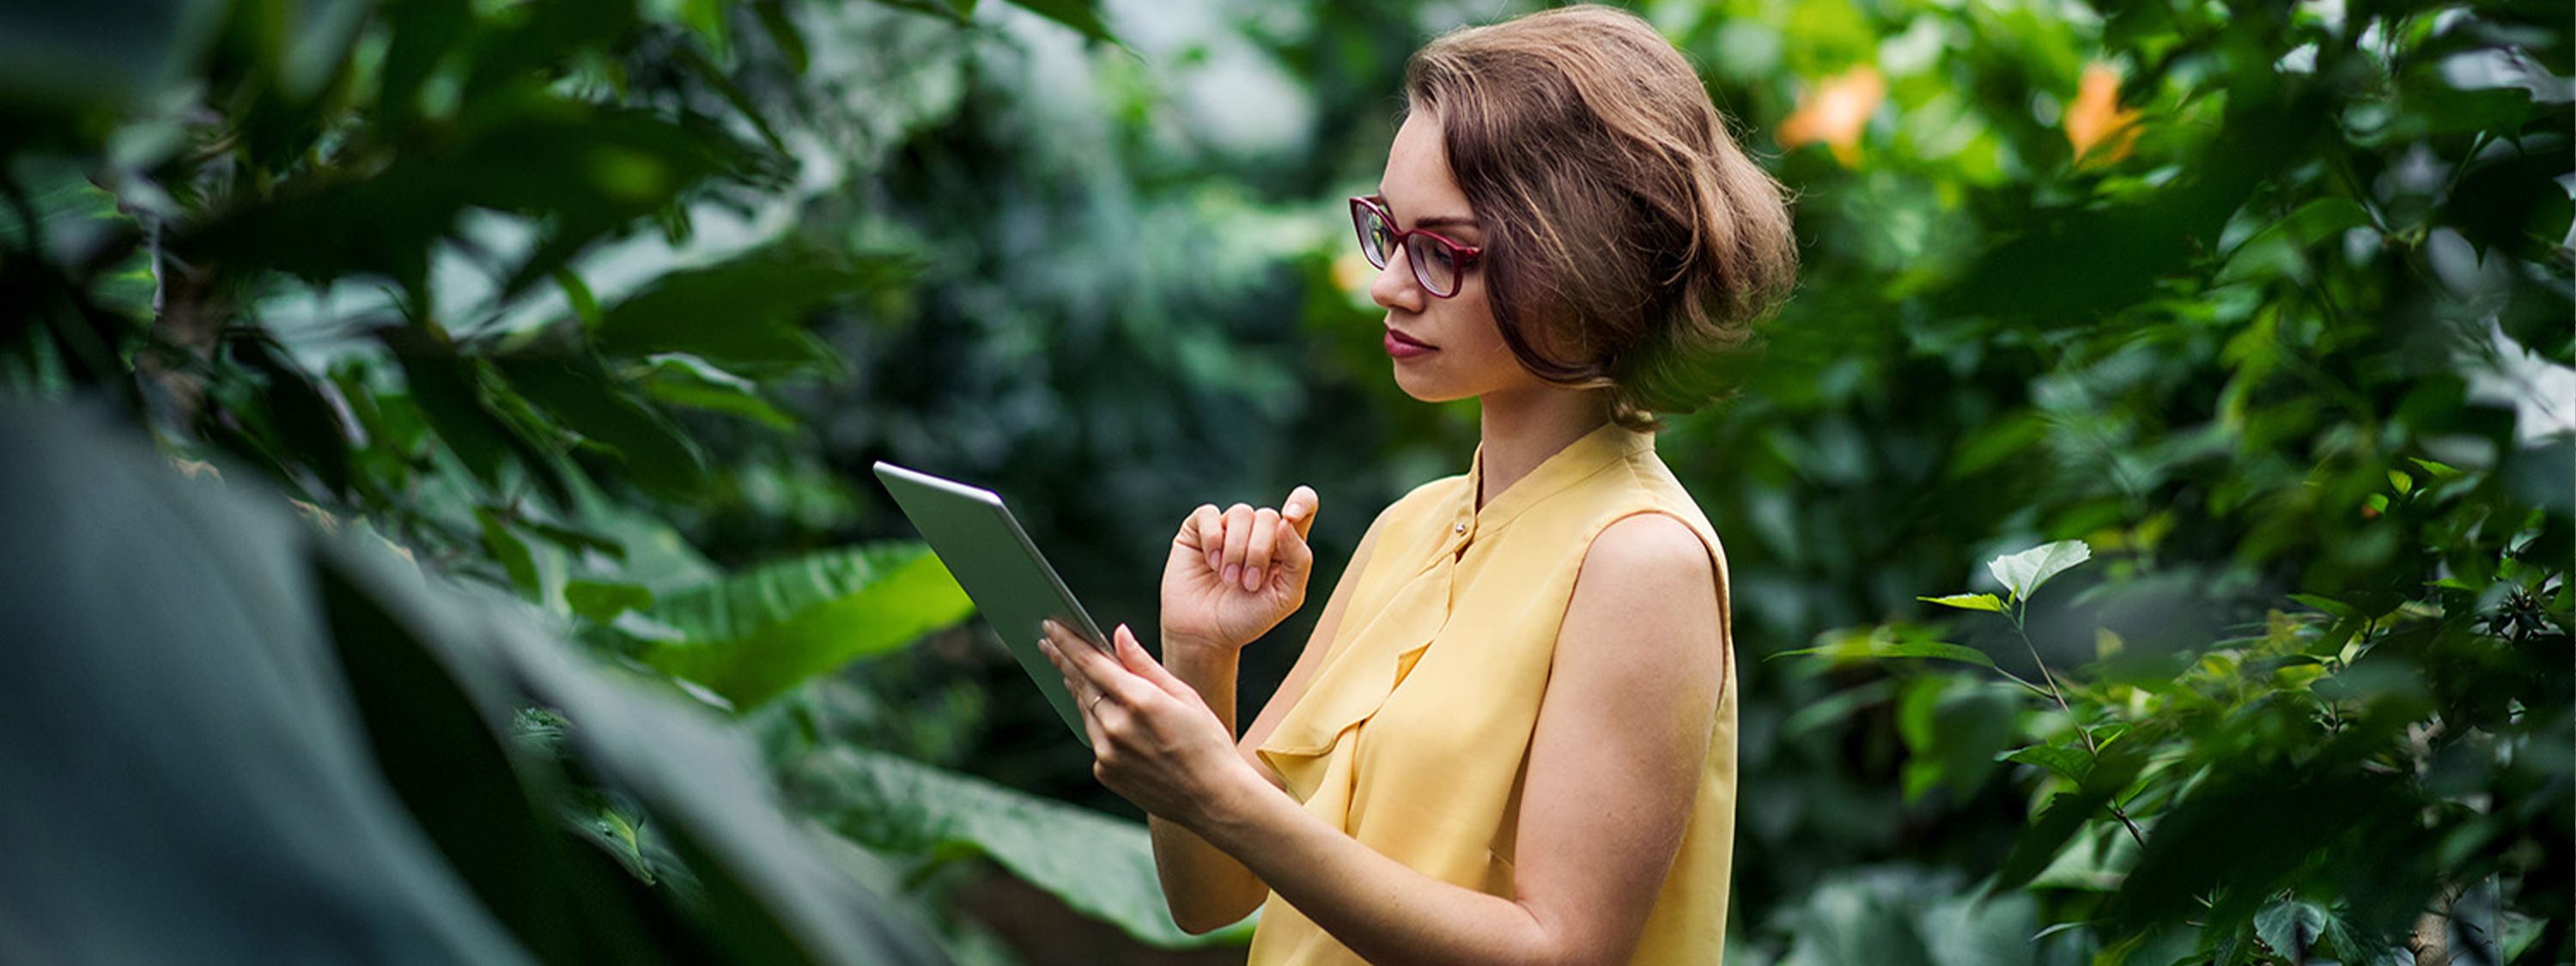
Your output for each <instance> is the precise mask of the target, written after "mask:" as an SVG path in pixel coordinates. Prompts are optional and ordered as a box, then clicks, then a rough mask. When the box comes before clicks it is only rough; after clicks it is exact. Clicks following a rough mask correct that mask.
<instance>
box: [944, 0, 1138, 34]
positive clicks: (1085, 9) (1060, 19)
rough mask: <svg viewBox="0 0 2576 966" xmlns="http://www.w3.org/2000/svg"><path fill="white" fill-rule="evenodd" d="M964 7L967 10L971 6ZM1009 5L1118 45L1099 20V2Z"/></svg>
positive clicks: (1017, 0) (1033, 0)
mask: <svg viewBox="0 0 2576 966" xmlns="http://www.w3.org/2000/svg"><path fill="white" fill-rule="evenodd" d="M964 5H965V6H967V7H968V8H969V9H971V8H972V6H973V5H972V4H971V3H968V4H964ZM1011 5H1012V6H1014V7H1018V8H1020V9H1022V10H1026V11H1029V12H1031V13H1034V14H1037V15H1038V16H1041V17H1045V18H1047V19H1049V20H1053V21H1055V22H1057V23H1060V24H1063V25H1065V26H1067V27H1071V28H1073V29H1074V30H1075V31H1076V32H1078V33H1080V34H1082V35H1083V36H1085V37H1089V38H1091V39H1093V40H1100V41H1107V42H1109V43H1113V44H1115V43H1119V40H1118V37H1117V35H1115V34H1112V33H1110V32H1109V25H1108V24H1107V23H1104V22H1102V21H1101V19H1100V3H1099V0H1011Z"/></svg>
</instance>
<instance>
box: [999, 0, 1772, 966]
mask: <svg viewBox="0 0 2576 966" xmlns="http://www.w3.org/2000/svg"><path fill="white" fill-rule="evenodd" d="M1405 94H1406V99H1407V116H1406V119H1405V121H1404V124H1403V126H1402V127H1401V129H1400V130H1399V131H1398V132H1397V133H1396V136H1395V143H1394V145H1393V147H1392V148H1391V149H1390V151H1389V153H1388V157H1387V166H1386V173H1385V178H1384V180H1383V181H1382V182H1381V185H1380V192H1379V194H1378V195H1375V196H1372V197H1369V198H1355V199H1352V204H1351V207H1352V213H1353V218H1354V223H1355V227H1356V228H1357V230H1358V232H1359V235H1360V239H1361V243H1362V247H1363V249H1364V250H1365V251H1366V253H1367V255H1368V257H1369V259H1370V261H1371V262H1372V263H1374V264H1377V265H1378V266H1379V269H1380V270H1379V272H1378V274H1377V276H1376V279H1375V280H1374V281H1373V282H1372V283H1371V285H1370V286H1369V293H1370V296H1371V297H1372V298H1373V299H1374V300H1375V301H1376V302H1377V304H1379V305H1380V306H1382V307H1384V308H1385V309H1386V311H1387V317H1386V325H1387V334H1386V340H1387V351H1388V353H1389V354H1390V355H1391V356H1392V357H1393V365H1394V370H1395V379H1396V381H1397V383H1398V384H1400V385H1402V386H1403V388H1404V389H1405V391H1406V392H1407V393H1408V394H1410V395H1411V396H1413V397H1414V398H1417V399H1421V400H1424V401H1441V400H1449V399H1458V398H1463V397H1467V396H1475V397H1477V399H1478V400H1479V402H1480V404H1481V406H1482V432H1483V438H1482V440H1481V441H1480V442H1479V443H1478V445H1477V448H1476V453H1475V457H1474V459H1473V460H1472V461H1471V463H1470V465H1469V467H1468V471H1467V472H1466V473H1465V474H1462V475H1457V476H1450V477H1446V478H1443V479H1439V480H1434V481H1432V482H1430V483H1426V484H1423V485H1422V486H1421V487H1419V488H1417V489H1415V490H1414V491H1412V492H1411V493H1409V494H1407V495H1406V496H1405V497H1404V498H1403V499H1401V500H1399V501H1397V502H1396V503H1395V504H1394V505H1393V506H1390V507H1388V508H1387V509H1386V511H1385V512H1384V513H1382V514H1380V515H1379V517H1378V519H1377V521H1376V522H1375V523H1374V524H1372V525H1371V526H1370V528H1369V530H1368V533H1367V535H1366V536H1365V537H1363V538H1362V539H1361V541H1360V545H1359V548H1358V550H1357V552H1356V553H1355V554H1354V555H1353V557H1352V559H1351V563H1350V566H1349V567H1348V568H1347V569H1346V570H1345V571H1344V572H1343V575H1342V579H1341V582H1340V584H1339V586H1336V587H1335V588H1334V589H1333V593H1332V596H1331V598H1330V600H1329V601H1328V602H1327V603H1326V604H1325V606H1324V612H1323V615H1322V617H1321V619H1320V620H1319V621H1318V622H1317V624H1316V627H1315V632H1314V636H1313V637H1312V638H1311V639H1310V640H1309V641H1308V642H1307V645H1306V649H1305V652H1304V654H1303V656H1301V657H1300V658H1299V659H1298V661H1297V663H1296V665H1295V667H1294V668H1293V669H1292V670H1291V671H1290V672H1289V674H1288V677H1287V680H1286V681H1285V682H1283V683H1282V684H1281V686H1280V689H1279V692H1278V694H1277V695H1276V696H1274V697H1273V698H1272V700H1271V701H1270V702H1269V704H1268V705H1267V706H1265V707H1264V708H1263V709H1262V711H1261V714H1260V716H1259V717H1258V718H1257V719H1255V720H1254V721H1253V723H1252V725H1251V727H1250V728H1248V729H1246V730H1245V732H1244V734H1243V737H1242V739H1241V740H1240V741H1239V742H1238V741H1236V740H1235V738H1234V720H1235V714H1234V693H1235V673H1236V655H1237V650H1238V649H1239V648H1240V647H1241V646H1243V645H1244V644H1246V643H1248V642H1250V641H1252V640H1253V639H1255V638H1257V637H1259V636H1261V634H1263V633H1264V632H1266V631H1268V630H1269V629H1270V628H1271V627H1273V626H1275V625H1277V623H1278V622H1279V621H1280V620H1281V619H1282V618H1284V617H1286V616H1287V615H1288V614H1289V613H1291V612H1293V611H1295V610H1296V608H1297V607H1298V606H1299V605H1300V604H1301V603H1302V602H1303V601H1304V598H1305V584H1306V575H1307V572H1308V571H1309V569H1310V565H1311V563H1312V555H1311V552H1310V551H1309V549H1308V547H1307V545H1306V542H1305V537H1306V534H1307V532H1308V530H1309V528H1310V527H1311V526H1312V524H1313V522H1314V515H1315V511H1316V507H1317V499H1316V495H1315V493H1314V491H1313V490H1310V489H1308V488H1305V487H1298V488H1297V489H1296V490H1295V491H1294V492H1293V493H1291V494H1290V495H1289V497H1288V498H1287V500H1286V501H1284V502H1283V504H1282V505H1281V507H1280V508H1278V509H1276V510H1274V509H1271V508H1266V507H1265V508H1260V509H1255V508H1252V507H1249V506H1244V505H1240V504H1238V505H1236V506H1234V507H1233V508H1231V509H1229V510H1225V511H1219V510H1218V509H1217V508H1216V507H1215V506H1213V505H1209V506H1202V507H1199V508H1198V510H1197V511H1196V512H1195V513H1193V514H1192V515H1191V516H1190V518H1189V520H1188V521H1187V522H1185V523H1184V524H1183V525H1182V527H1181V529H1180V532H1179V534H1178V535H1177V536H1176V537H1174V539H1173V541H1172V553H1171V558H1170V560H1169V562H1168V564H1167V565H1166V568H1165V571H1164V577H1163V591H1162V602H1163V612H1162V640H1163V659H1162V661H1161V662H1157V661H1156V660H1155V659H1154V658H1153V657H1151V656H1150V655H1148V654H1147V653H1146V652H1145V650H1144V648H1143V647H1142V646H1141V645H1140V644H1139V643H1138V642H1137V640H1136V638H1135V635H1134V634H1133V633H1132V632H1130V631H1129V630H1128V629H1127V628H1126V627H1125V626H1120V627H1119V628H1118V629H1117V630H1116V632H1115V633H1114V634H1112V635H1111V636H1112V637H1113V639H1114V640H1113V643H1112V652H1103V651H1102V650H1100V649H1097V648H1095V647H1093V646H1091V645H1089V644H1084V643H1081V642H1080V640H1079V639H1078V638H1076V637H1074V636H1072V635H1071V634H1070V633H1069V632H1067V631H1065V630H1064V629H1062V628H1060V627H1057V626H1055V625H1053V624H1049V625H1048V626H1046V627H1044V628H1041V631H1042V633H1043V634H1044V635H1045V642H1044V644H1043V647H1044V649H1045V651H1046V652H1047V654H1048V655H1049V657H1050V658H1051V659H1052V660H1054V661H1055V663H1056V666H1057V667H1058V668H1059V669H1060V670H1062V671H1063V673H1064V675H1065V683H1066V687H1067V688H1068V689H1070V690H1071V691H1072V693H1073V694H1074V695H1075V697H1076V699H1077V700H1078V701H1079V702H1080V703H1081V705H1082V706H1083V708H1084V712H1083V713H1084V724H1085V726H1086V727H1087V729H1088V730H1089V733H1090V734H1091V735H1092V740H1093V749H1094V752H1095V753H1096V755H1097V756H1098V762H1097V764H1096V765H1095V767H1094V769H1093V770H1094V773H1095V774H1096V775H1098V777H1099V778H1100V780H1101V781H1102V782H1103V783H1104V784H1106V785H1107V786H1109V787H1110V788H1111V789H1113V790H1115V791H1117V792H1118V793H1120V794H1121V795H1124V796H1126V797H1127V798H1128V799H1130V800H1132V801H1134V802H1136V803H1137V804H1138V805H1140V806H1142V807H1143V808H1144V809H1145V810H1146V811H1147V812H1148V813H1149V814H1150V816H1151V820H1150V825H1151V827H1152V831H1153V840H1154V857H1155V862H1156V865H1157V866H1158V868H1159V870H1160V872H1161V876H1162V880H1163V886H1164V891H1165V892H1166V894H1167V895H1168V896H1169V897H1170V903H1171V910H1172V916H1173V919H1174V921H1176V922H1177V923H1179V924H1180V926H1181V927H1182V928H1184V929H1187V930H1189V931H1191V932H1206V931H1208V930H1211V929H1215V928H1218V927H1220V926H1223V925H1226V924H1228V923H1231V922H1234V921H1236V920H1239V919H1241V918H1242V917H1243V916H1244V915H1246V914H1248V913H1250V912H1251V911H1252V910H1253V909H1254V908H1255V907H1256V906H1258V907H1260V908H1261V909H1262V918H1261V922H1260V925H1259V926H1258V927H1257V928H1256V930H1255V932H1254V938H1253V943H1252V952H1251V961H1252V962H1253V963H1258V964H1272V963H1299V964H1304V963H1351V962H1362V961H1365V962H1373V963H1476V964H1495V963H1619V962H1631V961H1633V962H1647V963H1715V962H1717V961H1718V957H1719V954H1720V946H1721V943H1722V940H1723V937H1724V933H1725V915H1726V895H1727V875H1728V871H1729V864H1730V855H1731V847H1732V840H1733V837H1734V836H1733V833H1734V801H1735V708H1736V695H1735V693H1734V680H1733V678H1734V673H1733V665H1734V660H1733V647H1732V645H1731V637H1730V626H1729V617H1728V610H1727V580H1726V562H1725V555H1724V553H1723V551H1722V550H1721V549H1720V548H1719V545H1718V541H1717V536H1716V534H1715V533H1714V532H1713V531H1712V530H1711V529H1710V528H1709V525H1708V522H1707V520H1706V518H1705V517H1704V516H1703V515H1702V514H1701V512H1700V510H1699V508H1698V506H1697V505H1696V504H1694V503H1693V502H1692V500H1691V497H1690V495H1689V494H1688V493H1687V492H1685V491H1684V490H1683V489H1682V487H1681V486H1680V484H1679V483H1677V482H1676V481H1675V480H1674V479H1673V476H1672V474H1671V473H1670V472H1669V471H1668V470H1667V469H1666V468H1665V466H1664V464H1663V462H1662V461H1661V460H1660V459H1658V458H1657V457H1656V455H1655V451H1654V446H1653V444H1654V436H1653V435H1652V433H1653V432H1654V431H1655V430H1657V429H1660V428H1661V427H1660V424H1659V423H1658V422H1657V421H1656V420H1655V418H1654V416H1653V413H1655V412H1657V411H1676V410H1688V409H1692V408H1696V407H1697V406H1698V405H1700V404H1702V403H1704V402H1706V401H1708V400H1709V399H1710V398H1711V396H1712V393H1713V391H1714V390H1715V389H1716V388H1717V387H1716V386H1714V385H1713V384H1712V380H1711V379H1710V377H1709V375H1708V374H1709V372H1710V368H1711V367H1710V366H1709V365H1708V362H1709V360H1710V359H1711V357H1712V356H1713V355H1714V354H1716V353H1718V352H1720V351H1722V350H1724V349H1727V348H1730V347H1732V346H1733V345H1735V344H1737V343H1740V342H1742V341H1743V339H1744V337H1745V333H1746V332H1747V330H1748V329H1749V327H1750V325H1751V323H1752V322H1753V321H1754V320H1755V319H1757V318H1759V317H1761V316H1763V315H1764V314H1766V313H1767V312H1769V311H1770V310H1771V309H1772V308H1773V307H1775V306H1776V305H1777V304H1778V302H1779V301H1780V300H1781V299H1783V298H1785V297H1786V294H1787V292H1788V290H1789V289H1790V288H1791V287H1792V285H1793V284H1794V283H1793V279H1794V275H1795V269H1796V257H1797V256H1796V250H1795V242H1794V239H1793V236H1792V233H1791V231H1790V225H1789V216H1788V211H1787V206H1786V201H1785V199H1784V197H1783V192H1782V191H1781V190H1780V186H1779V184H1778V183H1777V182H1776V181H1774V180H1773V179H1772V178H1771V177H1770V176H1769V175H1767V174H1765V173H1764V172H1763V171H1762V170H1761V169H1760V168H1758V167H1756V166H1755V165H1754V164H1753V163H1752V162H1751V161H1749V160H1748V159H1747V158H1746V157H1745V156H1744V154H1743V152H1742V151H1741V150H1740V149H1738V148H1737V147H1736V145H1735V144H1734V142H1733V140H1732V138H1731V137H1730V135H1729V133H1728V132H1727V129H1726V127H1725V124H1724V122H1723V121H1722V120H1721V118H1720V115H1719V114H1718V113H1717V111H1716V109H1715V108H1714V107H1713V106H1712V105H1711V104H1710V102H1709V98H1708V94H1707V92H1706V90H1705V89H1703V88H1702V87H1701V86H1700V83H1699V80H1698V78H1697V76H1696V75H1695V74H1694V73H1693V72H1692V71H1691V68H1690V66H1689V64H1688V63H1687V62H1685V61H1684V60H1683V58H1682V57H1681V56H1680V54H1679V53H1678V52H1676V51H1675V50H1673V48H1672V47H1671V45H1670V44H1669V43H1667V42H1666V41H1665V40H1664V39H1663V38H1662V37H1661V36H1660V35H1658V34H1656V33H1655V32H1654V30H1653V29H1652V28H1650V27H1649V26H1647V25H1646V24H1645V23H1644V22H1643V21H1641V20H1639V19H1637V18H1636V17H1634V16H1632V15H1629V14H1626V13H1623V12H1619V11H1614V10H1609V9H1605V8H1600V7H1576V8H1570V9H1564V10H1557V11H1551V12H1547V13H1540V14H1535V15H1531V16H1527V17H1523V18H1520V19H1517V20H1512V21H1509V22H1505V23H1501V24H1496V25H1492V26H1486V27H1480V28H1474V29H1467V30H1461V31H1456V32H1453V33H1450V34H1447V35H1444V36H1442V37H1440V38H1438V39H1436V40H1434V41H1433V42H1432V43H1431V44H1430V45H1429V46H1427V47H1425V48H1424V49H1423V50H1422V51H1421V52H1419V53H1417V54H1416V55H1415V56H1414V58H1413V59H1412V61H1411V62H1410V63H1409V64H1408V65H1407V70H1406V82H1405ZM1113 652H1114V653H1113ZM1399 685H1400V686H1399Z"/></svg>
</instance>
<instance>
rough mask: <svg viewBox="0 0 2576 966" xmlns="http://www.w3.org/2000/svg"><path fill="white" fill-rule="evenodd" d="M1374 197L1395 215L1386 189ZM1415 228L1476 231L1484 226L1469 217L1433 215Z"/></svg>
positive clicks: (1382, 189)
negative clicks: (1473, 229)
mask: <svg viewBox="0 0 2576 966" xmlns="http://www.w3.org/2000/svg"><path fill="white" fill-rule="evenodd" d="M1373 197H1375V198H1376V199H1377V200H1378V203H1379V204H1382V205H1385V206H1386V212H1387V214H1390V215H1391V214H1394V213H1395V202H1392V201H1388V200H1386V189H1384V188H1380V189H1378V193H1377V194H1376V195H1374V196H1373ZM1413 227H1415V228H1417V229H1420V228H1476V229H1482V228H1483V227H1484V226H1482V225H1479V224H1477V223H1476V219H1473V218H1469V217H1467V216H1465V215H1433V216H1431V217H1429V218H1424V219H1422V220H1420V221H1416V222H1414V223H1413Z"/></svg>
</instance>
